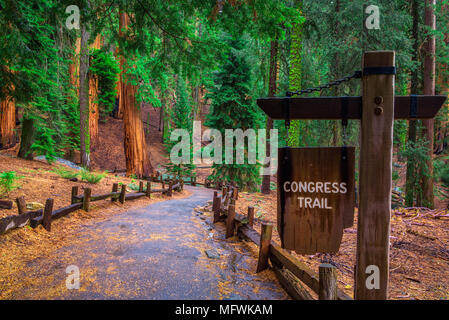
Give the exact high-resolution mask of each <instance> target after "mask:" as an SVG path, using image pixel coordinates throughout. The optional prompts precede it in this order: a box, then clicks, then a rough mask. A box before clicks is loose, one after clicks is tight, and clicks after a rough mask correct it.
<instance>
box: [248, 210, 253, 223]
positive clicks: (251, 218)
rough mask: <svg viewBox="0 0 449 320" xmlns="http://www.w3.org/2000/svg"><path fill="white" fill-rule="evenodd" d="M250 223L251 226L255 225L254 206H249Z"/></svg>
mask: <svg viewBox="0 0 449 320" xmlns="http://www.w3.org/2000/svg"><path fill="white" fill-rule="evenodd" d="M248 225H249V226H250V227H253V226H254V207H251V206H249V207H248Z"/></svg>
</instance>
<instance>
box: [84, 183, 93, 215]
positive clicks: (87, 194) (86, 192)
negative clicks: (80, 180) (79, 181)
mask: <svg viewBox="0 0 449 320" xmlns="http://www.w3.org/2000/svg"><path fill="white" fill-rule="evenodd" d="M91 195H92V190H91V189H90V188H84V196H83V210H84V211H89V207H90V196H91Z"/></svg>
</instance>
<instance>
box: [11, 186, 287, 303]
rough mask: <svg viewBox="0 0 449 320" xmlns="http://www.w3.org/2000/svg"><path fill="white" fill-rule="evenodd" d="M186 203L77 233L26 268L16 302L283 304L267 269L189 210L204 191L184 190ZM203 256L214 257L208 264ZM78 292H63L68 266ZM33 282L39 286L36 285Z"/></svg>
mask: <svg viewBox="0 0 449 320" xmlns="http://www.w3.org/2000/svg"><path fill="white" fill-rule="evenodd" d="M187 188H188V190H189V191H190V192H191V193H192V195H191V196H189V197H187V198H184V199H174V200H167V201H163V202H157V203H154V204H151V205H149V206H147V207H143V208H139V209H131V210H129V211H126V212H123V213H119V214H116V215H113V216H111V217H110V218H109V219H108V220H104V221H99V222H98V223H94V224H93V225H92V226H86V227H83V228H81V230H80V232H79V237H78V240H79V241H77V242H76V244H70V243H69V244H67V245H66V246H64V247H62V248H61V249H58V251H57V253H56V257H48V258H47V257H42V258H40V259H36V260H35V261H32V262H30V264H29V270H28V271H27V277H28V278H29V279H30V283H34V285H30V286H28V287H26V288H25V289H21V291H20V292H17V293H16V294H15V295H14V296H15V298H18V299H225V300H234V299H235V300H239V299H256V300H260V299H287V298H288V297H287V296H286V295H285V293H284V291H283V290H282V289H281V288H280V286H279V284H278V282H277V281H276V280H275V278H274V276H273V274H272V272H271V271H265V272H263V273H261V274H258V275H256V274H254V270H255V267H256V264H255V263H256V256H255V254H254V251H252V252H251V250H250V249H249V247H248V245H246V244H243V243H242V242H239V241H238V240H237V239H231V240H225V239H224V226H223V225H220V224H217V225H216V226H213V225H212V224H211V222H210V219H211V217H210V215H209V214H206V215H202V214H198V213H197V212H196V211H195V210H194V209H195V208H197V207H198V206H204V205H205V204H206V202H207V201H208V200H211V199H212V196H213V192H212V190H209V189H204V188H196V187H187ZM206 250H212V252H216V253H218V254H219V258H218V259H211V258H209V257H208V256H207V255H206V253H205V252H206ZM69 265H75V266H77V267H78V268H79V270H80V288H79V289H72V290H69V289H67V287H66V279H67V276H68V274H67V273H66V272H67V270H66V268H67V266H69ZM36 283H38V284H36Z"/></svg>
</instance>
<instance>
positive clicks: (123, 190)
mask: <svg viewBox="0 0 449 320" xmlns="http://www.w3.org/2000/svg"><path fill="white" fill-rule="evenodd" d="M125 197H126V184H122V190H121V192H120V197H119V201H120V203H121V204H124V203H125Z"/></svg>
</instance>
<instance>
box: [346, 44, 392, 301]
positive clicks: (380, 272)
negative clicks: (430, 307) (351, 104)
mask: <svg viewBox="0 0 449 320" xmlns="http://www.w3.org/2000/svg"><path fill="white" fill-rule="evenodd" d="M394 66H395V53H394V51H375V52H365V54H364V55H363V69H364V70H366V69H365V68H371V70H370V71H371V72H370V73H368V72H364V75H363V93H362V120H361V147H360V173H359V191H360V196H359V198H360V204H359V216H358V229H357V255H356V259H357V260H356V272H355V290H354V297H355V299H361V300H370V299H373V300H385V299H387V297H388V296H387V292H388V272H389V247H390V214H391V184H392V183H391V170H392V168H391V167H392V154H393V121H394V74H385V73H388V72H386V71H387V69H392V68H393V67H394ZM380 73H384V74H380ZM368 277H370V278H371V279H372V280H373V282H372V283H367V282H369V281H370V280H369V279H367V278H368ZM367 280H368V281H367Z"/></svg>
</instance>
